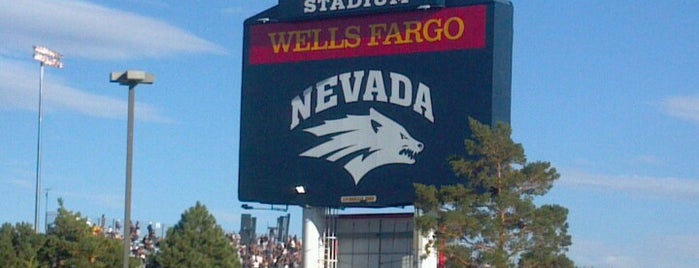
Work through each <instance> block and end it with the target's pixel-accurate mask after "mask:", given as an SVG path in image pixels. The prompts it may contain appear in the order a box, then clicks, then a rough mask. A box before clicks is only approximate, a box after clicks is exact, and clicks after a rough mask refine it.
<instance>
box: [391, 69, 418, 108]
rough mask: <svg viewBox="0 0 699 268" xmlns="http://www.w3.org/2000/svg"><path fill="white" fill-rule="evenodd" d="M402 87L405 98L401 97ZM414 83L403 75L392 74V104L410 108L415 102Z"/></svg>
mask: <svg viewBox="0 0 699 268" xmlns="http://www.w3.org/2000/svg"><path fill="white" fill-rule="evenodd" d="M401 85H402V88H403V90H402V91H403V96H401V94H400V93H401ZM412 98H413V83H412V82H410V79H409V78H408V77H407V76H405V75H402V74H398V73H391V103H393V104H397V105H400V106H404V107H408V106H410V104H411V103H412V102H413V100H412Z"/></svg>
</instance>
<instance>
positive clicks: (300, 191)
mask: <svg viewBox="0 0 699 268" xmlns="http://www.w3.org/2000/svg"><path fill="white" fill-rule="evenodd" d="M294 190H296V193H297V194H306V187H304V186H303V185H297V186H296V187H294Z"/></svg>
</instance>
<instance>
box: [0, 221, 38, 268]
mask: <svg viewBox="0 0 699 268" xmlns="http://www.w3.org/2000/svg"><path fill="white" fill-rule="evenodd" d="M43 243H44V238H43V236H42V235H40V234H37V233H36V232H34V228H33V227H32V225H31V224H28V223H18V224H15V225H14V226H13V225H12V224H9V223H4V224H3V225H2V227H0V267H27V268H33V267H39V261H38V256H37V252H38V250H39V248H40V247H41V245H42V244H43Z"/></svg>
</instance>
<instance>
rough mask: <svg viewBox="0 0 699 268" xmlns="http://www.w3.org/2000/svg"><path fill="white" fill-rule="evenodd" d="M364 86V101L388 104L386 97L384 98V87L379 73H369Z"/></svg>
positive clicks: (373, 71)
mask: <svg viewBox="0 0 699 268" xmlns="http://www.w3.org/2000/svg"><path fill="white" fill-rule="evenodd" d="M366 84H367V85H366V91H364V100H365V101H381V102H388V97H386V87H385V86H384V84H383V75H381V71H376V70H371V71H369V76H368V79H367V82H366Z"/></svg>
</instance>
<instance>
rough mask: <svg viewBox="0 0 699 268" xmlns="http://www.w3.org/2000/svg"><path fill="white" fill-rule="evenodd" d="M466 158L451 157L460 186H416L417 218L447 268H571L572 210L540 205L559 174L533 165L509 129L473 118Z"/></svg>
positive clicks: (544, 164) (541, 164)
mask: <svg viewBox="0 0 699 268" xmlns="http://www.w3.org/2000/svg"><path fill="white" fill-rule="evenodd" d="M469 126H470V128H471V133H472V135H471V137H470V138H469V139H467V140H466V142H465V147H466V153H467V155H466V156H465V157H453V158H452V159H450V160H449V163H450V164H451V166H452V169H453V170H454V172H455V174H456V175H457V176H458V177H459V178H462V179H463V181H462V182H461V183H458V184H456V185H452V186H444V187H442V188H440V189H437V188H436V187H435V186H426V185H419V184H416V185H415V187H416V193H417V200H416V202H415V206H416V208H418V209H420V210H422V211H423V212H424V213H423V215H422V216H420V217H418V218H417V219H416V225H417V227H418V228H419V229H420V230H421V231H422V232H423V233H424V234H428V233H430V232H432V233H433V234H434V237H435V239H434V240H433V241H432V243H431V244H430V245H429V246H430V247H431V249H432V250H435V249H436V250H438V251H440V253H442V254H445V256H446V257H447V264H448V265H450V266H449V267H484V266H490V267H498V268H502V267H516V266H520V267H573V262H572V261H570V260H569V259H568V258H567V257H566V256H565V252H566V251H567V249H568V247H569V246H570V245H571V238H570V236H569V235H568V233H567V228H568V224H567V222H566V218H567V212H568V211H567V210H566V209H565V208H563V207H560V206H557V205H545V206H542V207H537V206H536V205H535V204H534V202H533V200H534V197H536V196H541V195H544V194H546V193H547V192H548V191H549V190H550V189H551V187H552V186H553V182H554V180H556V179H558V177H559V174H558V173H557V172H556V169H555V168H553V167H551V165H550V163H548V162H532V163H527V161H526V158H525V154H524V149H523V147H522V145H521V144H518V143H515V142H513V141H512V139H511V138H510V135H511V132H512V131H511V129H510V127H509V126H508V125H506V124H502V123H501V124H497V125H496V126H495V127H493V128H491V127H490V126H488V125H484V124H481V123H479V122H477V121H476V120H473V119H469Z"/></svg>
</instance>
